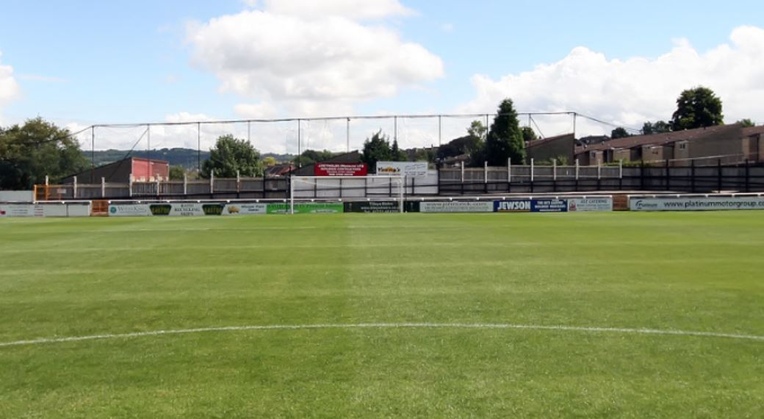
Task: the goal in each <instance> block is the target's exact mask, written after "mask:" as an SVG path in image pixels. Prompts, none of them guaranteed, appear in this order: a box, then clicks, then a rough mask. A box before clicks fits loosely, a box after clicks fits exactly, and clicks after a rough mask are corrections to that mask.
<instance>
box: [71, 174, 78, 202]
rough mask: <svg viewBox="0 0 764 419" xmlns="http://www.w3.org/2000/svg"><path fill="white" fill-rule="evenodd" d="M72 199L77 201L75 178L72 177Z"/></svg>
mask: <svg viewBox="0 0 764 419" xmlns="http://www.w3.org/2000/svg"><path fill="white" fill-rule="evenodd" d="M72 199H77V176H74V187H73V188H72Z"/></svg>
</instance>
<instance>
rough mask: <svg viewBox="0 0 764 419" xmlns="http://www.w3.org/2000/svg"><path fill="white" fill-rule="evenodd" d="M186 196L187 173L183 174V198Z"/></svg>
mask: <svg viewBox="0 0 764 419" xmlns="http://www.w3.org/2000/svg"><path fill="white" fill-rule="evenodd" d="M186 195H188V173H183V197H184V198H186Z"/></svg>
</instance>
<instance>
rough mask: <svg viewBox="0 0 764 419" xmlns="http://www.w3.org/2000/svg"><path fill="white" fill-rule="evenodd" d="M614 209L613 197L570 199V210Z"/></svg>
mask: <svg viewBox="0 0 764 419" xmlns="http://www.w3.org/2000/svg"><path fill="white" fill-rule="evenodd" d="M605 211H613V198H612V197H609V196H606V197H598V198H571V199H568V212H605Z"/></svg>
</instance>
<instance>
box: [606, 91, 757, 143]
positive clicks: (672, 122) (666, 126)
mask: <svg viewBox="0 0 764 419" xmlns="http://www.w3.org/2000/svg"><path fill="white" fill-rule="evenodd" d="M737 123H738V124H740V125H742V126H743V127H752V126H755V125H756V123H755V122H754V121H753V120H751V119H749V118H746V119H741V120H739V121H737ZM723 124H724V112H723V103H722V100H721V99H720V98H719V96H717V95H716V93H715V92H714V91H713V90H711V89H710V88H708V87H705V86H698V87H694V88H691V89H686V90H683V91H682V92H681V93H680V94H679V97H677V99H676V110H675V111H674V113H673V114H672V115H671V118H670V119H669V120H668V121H664V120H659V121H655V122H652V121H647V122H645V123H644V124H643V125H642V129H641V130H640V131H639V134H640V135H654V134H663V133H667V132H673V131H684V130H689V129H696V128H705V127H712V126H716V125H723ZM633 135H635V134H632V133H630V132H629V131H628V130H627V129H626V128H624V127H616V128H615V129H613V130H612V131H611V132H610V137H611V138H613V139H616V138H625V137H631V136H633Z"/></svg>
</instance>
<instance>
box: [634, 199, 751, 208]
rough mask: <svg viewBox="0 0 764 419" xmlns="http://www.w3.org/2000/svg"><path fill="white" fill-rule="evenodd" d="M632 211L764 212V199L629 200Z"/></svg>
mask: <svg viewBox="0 0 764 419" xmlns="http://www.w3.org/2000/svg"><path fill="white" fill-rule="evenodd" d="M629 209H630V210H631V211H729V210H764V197H757V196H741V197H726V198H724V197H715V196H711V197H692V198H639V197H632V198H630V199H629Z"/></svg>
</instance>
